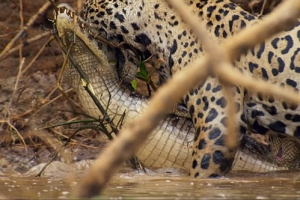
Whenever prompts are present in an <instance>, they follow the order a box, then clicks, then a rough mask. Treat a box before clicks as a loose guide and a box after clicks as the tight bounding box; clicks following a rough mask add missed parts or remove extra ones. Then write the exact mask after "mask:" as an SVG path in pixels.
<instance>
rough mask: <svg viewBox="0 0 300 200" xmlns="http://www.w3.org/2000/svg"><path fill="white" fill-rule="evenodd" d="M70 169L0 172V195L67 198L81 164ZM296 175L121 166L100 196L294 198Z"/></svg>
mask: <svg viewBox="0 0 300 200" xmlns="http://www.w3.org/2000/svg"><path fill="white" fill-rule="evenodd" d="M60 167H61V166H60ZM57 169H58V168H57ZM74 169H75V171H73V172H72V173H66V171H63V173H60V172H59V171H56V172H55V170H54V171H53V172H55V173H50V172H47V173H46V175H47V176H46V177H33V176H30V174H26V175H20V174H16V173H14V174H12V173H8V172H6V173H2V174H1V173H0V193H1V194H0V198H1V197H2V196H1V195H4V196H5V197H7V199H34V198H48V199H50V198H51V199H53V198H58V199H66V198H70V197H71V192H72V190H74V189H75V188H76V185H77V183H78V181H79V180H80V177H81V176H82V175H83V173H84V171H85V167H78V166H77V167H76V166H75V167H74ZM69 172H70V171H69ZM33 174H34V173H32V175H33ZM299 178H300V172H299V171H294V172H272V173H267V174H258V173H249V172H233V173H231V174H229V176H228V177H226V178H221V179H202V180H196V179H189V178H188V177H187V176H186V173H185V172H181V171H177V170H174V169H164V170H158V171H154V172H149V174H148V175H145V174H141V173H138V172H136V171H132V170H129V169H128V168H123V169H122V170H121V171H120V173H119V174H117V175H116V176H115V177H114V178H113V180H112V181H111V182H110V183H109V184H108V187H107V188H106V190H105V191H104V193H103V195H102V197H104V198H130V199H135V198H136V199H138V198H142V197H143V198H147V199H148V198H155V199H166V198H167V199H185V198H204V199H206V198H209V199H212V198H213V199H224V198H225V199H233V198H236V199H240V198H247V199H283V198H284V199H287V198H293V199H296V198H300V179H299Z"/></svg>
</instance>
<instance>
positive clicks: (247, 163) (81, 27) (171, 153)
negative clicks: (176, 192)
mask: <svg viewBox="0 0 300 200" xmlns="http://www.w3.org/2000/svg"><path fill="white" fill-rule="evenodd" d="M75 16H76V15H75V14H74V11H73V10H72V9H71V8H70V7H69V6H68V5H66V4H60V5H59V6H58V13H57V14H56V27H57V30H58V35H59V37H60V38H61V39H62V41H63V43H64V45H65V46H67V47H70V49H71V50H70V55H72V56H73V58H74V59H75V61H76V62H77V63H78V64H79V66H81V68H82V70H83V71H84V72H85V74H86V75H87V76H88V77H89V80H90V82H91V86H92V90H93V91H94V93H95V96H96V97H97V98H98V100H99V102H100V103H101V104H102V106H103V107H106V106H107V104H108V102H109V106H108V109H107V113H108V115H109V116H110V117H111V118H113V117H115V118H114V121H115V122H117V121H119V119H120V117H121V116H122V114H123V112H124V111H125V112H126V116H125V119H124V121H125V124H124V125H125V126H126V124H128V123H129V122H132V121H133V120H134V119H135V118H136V117H138V115H139V114H140V113H142V112H143V110H144V109H145V107H146V106H147V100H145V99H142V98H139V97H136V96H132V95H131V92H130V91H129V90H128V89H127V88H124V87H123V86H122V85H120V83H119V78H118V74H117V70H116V66H115V65H114V64H112V62H110V61H109V60H113V59H114V56H113V55H114V54H113V52H112V50H110V49H109V48H107V46H106V45H103V44H101V43H100V42H98V41H95V40H94V39H93V38H92V37H89V31H88V28H87V27H86V25H85V24H84V22H83V20H82V19H81V18H80V17H77V16H76V17H75ZM74 19H77V20H75V23H74ZM74 32H75V33H76V37H75V36H74ZM74 38H75V42H74ZM73 42H74V43H73ZM72 43H73V44H72ZM99 48H100V49H101V50H100V49H99ZM104 51H105V54H104V53H103V52H104ZM65 74H66V75H65V78H66V79H67V80H68V82H69V84H70V85H71V86H72V87H73V88H74V90H75V91H76V92H77V95H78V97H79V99H80V102H81V103H82V105H83V108H84V110H85V111H86V113H87V114H89V115H90V116H93V117H95V118H98V117H99V116H102V114H101V112H100V111H99V110H98V109H97V107H96V106H95V104H94V102H93V101H92V99H91V98H90V96H89V94H88V93H87V92H86V91H85V90H84V88H83V87H82V83H81V78H80V76H79V74H78V72H77V71H76V70H75V69H74V68H73V67H72V64H71V63H69V64H68V69H67V71H66V72H65ZM194 133H195V130H194V127H193V124H192V122H191V121H190V120H189V119H186V118H182V117H176V116H169V117H167V118H166V119H165V120H164V121H163V122H162V123H161V124H160V125H159V126H158V127H157V128H156V129H155V131H153V133H152V134H151V135H150V137H149V138H148V139H147V141H146V142H145V143H144V144H143V145H142V147H141V148H140V150H139V152H137V157H138V158H139V159H140V161H141V162H142V163H143V164H144V165H145V166H146V167H154V168H157V167H176V168H181V169H187V170H188V169H189V168H190V166H191V164H192V157H191V150H190V148H191V142H192V141H193V137H194ZM243 141H244V145H242V146H243V148H242V149H239V152H238V153H237V155H236V157H235V162H234V167H233V170H249V171H256V172H264V171H272V170H283V169H287V168H286V167H285V166H286V165H281V166H278V165H276V163H277V164H280V163H278V162H275V161H274V162H272V161H273V160H274V157H275V156H273V155H277V152H278V148H277V149H276V148H275V149H273V150H272V152H276V154H274V153H271V150H270V149H268V148H267V147H265V149H264V148H262V147H263V145H260V144H258V143H257V142H256V141H255V140H254V139H251V138H246V137H245V138H244V139H243ZM276 141H277V142H278V141H279V143H278V145H277V146H279V147H280V146H281V145H283V144H282V143H281V142H280V141H281V140H280V139H278V140H276ZM241 150H242V151H241ZM259 151H261V152H259ZM262 151H269V152H268V153H265V152H262ZM255 153H256V155H254V157H252V156H253V154H255ZM258 158H260V159H263V160H264V161H260V160H259V159H258ZM292 158H294V157H293V156H292ZM282 160H284V161H285V159H284V158H282Z"/></svg>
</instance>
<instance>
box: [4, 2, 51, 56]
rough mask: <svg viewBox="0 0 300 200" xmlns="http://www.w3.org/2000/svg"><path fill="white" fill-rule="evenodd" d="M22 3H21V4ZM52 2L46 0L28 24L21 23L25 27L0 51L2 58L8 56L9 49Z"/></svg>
mask: <svg viewBox="0 0 300 200" xmlns="http://www.w3.org/2000/svg"><path fill="white" fill-rule="evenodd" d="M20 5H21V4H20ZM50 5H51V4H50V2H46V3H45V4H44V5H43V6H42V7H41V8H40V9H39V10H38V12H37V13H36V14H35V15H33V16H32V17H31V18H30V19H29V21H28V22H27V24H26V25H25V26H23V24H21V25H22V26H23V27H22V28H21V30H20V31H19V32H18V33H17V34H16V35H15V37H14V38H13V39H12V40H11V41H10V42H9V43H8V44H7V45H6V47H5V48H4V50H3V51H2V52H1V53H0V60H1V59H2V58H3V57H5V56H6V54H7V53H8V51H9V50H10V49H11V48H12V46H13V45H14V44H15V42H16V41H17V40H18V39H19V38H20V37H21V36H22V35H23V34H24V33H25V32H26V30H27V29H28V28H29V27H30V26H32V25H33V23H34V22H35V21H36V19H37V18H38V17H39V16H40V15H41V14H42V13H44V12H45V11H46V10H47V9H48V8H49V6H50ZM22 21H23V20H22V17H21V22H22Z"/></svg>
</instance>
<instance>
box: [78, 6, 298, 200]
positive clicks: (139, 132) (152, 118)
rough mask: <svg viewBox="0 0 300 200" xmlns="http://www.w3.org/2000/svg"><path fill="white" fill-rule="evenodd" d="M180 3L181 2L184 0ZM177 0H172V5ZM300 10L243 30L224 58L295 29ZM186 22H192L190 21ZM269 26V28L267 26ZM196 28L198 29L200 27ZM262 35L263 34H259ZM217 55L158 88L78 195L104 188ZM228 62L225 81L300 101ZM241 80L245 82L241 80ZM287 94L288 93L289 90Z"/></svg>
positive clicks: (286, 10) (281, 11)
mask: <svg viewBox="0 0 300 200" xmlns="http://www.w3.org/2000/svg"><path fill="white" fill-rule="evenodd" d="M176 2H177V3H179V2H180V1H176ZM176 2H175V1H172V2H171V1H170V3H172V5H173V3H176ZM174 7H175V6H174ZM180 9H182V10H185V9H186V8H185V7H184V6H181V7H180ZM299 10H300V1H299V0H290V1H287V2H285V3H284V4H282V5H281V6H280V7H279V8H278V9H276V10H275V11H274V12H273V13H272V14H271V15H270V16H268V17H266V18H265V19H264V21H263V22H261V23H259V24H256V25H255V26H253V27H250V28H247V29H246V30H244V31H241V32H240V33H239V34H237V35H236V36H235V37H233V38H231V39H230V40H228V41H227V42H226V43H225V44H224V45H222V46H221V47H220V48H221V49H220V51H221V52H222V48H223V49H226V51H223V52H224V53H225V54H224V55H223V56H222V57H223V58H228V60H229V61H233V60H234V59H235V58H237V57H238V56H240V55H241V53H243V52H245V51H246V50H248V49H249V48H252V47H254V46H255V45H256V44H258V43H261V42H263V41H264V40H266V39H267V38H268V37H270V36H272V35H274V34H275V33H277V32H279V31H282V30H286V29H288V28H292V27H293V26H294V24H295V23H294V22H296V20H295V19H297V18H298V17H300V12H299ZM185 13H188V12H186V11H185ZM192 18H196V17H192ZM186 22H188V23H189V21H188V20H186ZM197 23H199V22H197ZM197 25H199V24H197ZM265 27H268V29H265ZM192 28H193V27H192ZM194 29H195V30H196V28H194ZM258 35H259V36H260V37H257V36H258ZM213 52H214V53H215V52H216V50H213ZM214 58H215V56H213V57H212V56H211V55H209V54H208V55H206V56H205V57H202V58H201V59H200V58H199V59H197V60H195V61H194V62H193V63H191V64H190V65H189V67H186V68H185V69H183V70H182V71H181V72H180V73H177V74H175V75H174V76H173V77H172V79H171V80H170V81H169V82H168V83H167V84H165V85H164V86H162V87H161V88H160V89H158V91H157V93H156V94H155V95H154V96H153V98H152V99H151V100H150V102H149V106H148V108H147V109H146V110H145V112H144V113H143V114H142V115H141V116H140V117H139V118H138V119H137V120H135V121H134V123H131V124H130V125H129V126H128V127H126V128H124V129H123V130H122V131H121V134H120V135H119V138H116V139H115V140H114V141H113V142H112V143H111V144H110V145H109V146H108V147H107V149H105V150H104V151H103V152H102V154H101V155H100V156H99V158H98V159H97V160H96V162H95V163H94V165H93V166H92V167H91V169H90V171H89V172H88V173H87V174H86V176H85V177H83V181H82V182H81V184H80V187H79V190H78V196H80V197H92V196H94V195H97V194H98V193H99V192H100V191H102V190H103V189H104V187H105V185H106V183H107V182H108V181H109V179H110V178H111V177H112V175H113V174H114V172H115V171H116V170H117V168H118V167H119V166H120V165H121V164H122V163H123V162H124V161H125V160H127V159H129V158H130V156H132V155H133V153H134V152H135V151H136V150H137V149H138V147H139V145H140V144H142V143H143V141H144V140H145V139H146V137H147V135H149V134H150V132H151V131H152V130H154V128H155V127H156V125H157V124H158V123H159V122H160V121H161V120H162V119H163V118H164V117H165V115H166V114H167V113H168V111H169V110H170V109H171V107H172V106H173V104H175V103H176V102H177V101H178V100H179V99H180V98H181V97H182V96H183V95H184V94H186V92H187V91H189V90H190V89H191V88H193V87H194V86H195V85H197V84H199V83H200V82H202V81H204V80H205V78H206V77H207V75H208V73H209V72H208V70H206V67H207V66H208V63H212V62H213V59H214ZM226 63H227V62H225V63H224V62H223V63H222V64H221V65H219V68H220V69H217V68H216V67H215V69H217V70H214V73H217V75H218V77H219V78H221V80H222V81H225V82H227V83H228V82H229V83H230V84H232V83H233V80H235V82H234V83H235V84H237V83H238V84H241V85H244V86H247V87H249V88H251V89H253V90H256V91H257V90H258V89H259V87H266V86H268V89H267V90H266V91H271V92H272V94H273V95H274V96H275V95H277V96H278V95H280V97H281V98H282V99H285V100H289V102H294V103H300V95H299V94H297V93H295V92H294V93H290V94H289V96H288V97H287V96H283V95H282V93H283V92H282V89H281V94H279V93H278V92H277V89H278V88H276V87H273V86H272V88H273V89H271V88H270V87H269V85H270V84H267V83H265V82H262V81H261V82H262V83H263V84H264V86H262V85H260V86H258V85H257V83H258V80H256V79H255V80H254V81H253V78H252V77H250V76H247V78H246V79H247V83H246V81H243V80H245V77H244V75H243V76H242V75H241V74H240V73H235V72H236V71H235V70H234V69H232V68H231V67H230V66H228V65H227V64H226ZM227 75H230V76H231V79H229V78H228V77H226V76H227ZM237 80H239V81H243V82H242V83H240V82H238V81H237ZM248 81H249V82H248ZM285 95H287V94H286V93H285Z"/></svg>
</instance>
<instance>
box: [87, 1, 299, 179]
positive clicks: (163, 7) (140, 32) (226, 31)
mask: <svg viewBox="0 0 300 200" xmlns="http://www.w3.org/2000/svg"><path fill="white" fill-rule="evenodd" d="M185 3H186V4H187V5H189V7H190V8H191V9H192V11H193V12H194V13H195V14H197V16H198V17H199V21H200V20H201V21H203V22H204V23H205V24H206V28H207V30H208V31H209V32H210V33H211V35H212V37H211V39H212V40H215V41H218V42H219V43H222V42H223V41H224V40H225V39H226V38H228V37H231V36H232V35H234V34H236V33H237V32H239V31H240V30H241V29H243V28H244V27H246V26H250V25H252V24H254V23H257V22H258V21H259V20H261V19H260V18H259V17H256V16H254V15H251V14H249V13H247V12H246V11H244V10H243V9H241V8H240V7H239V6H237V5H236V4H234V3H232V2H230V1H229V0H197V1H196V0H185ZM83 18H84V20H85V21H86V22H87V23H88V24H89V25H90V26H91V28H92V29H93V31H94V32H97V34H99V35H101V36H104V37H106V38H107V40H108V41H114V42H117V43H118V44H120V45H118V46H117V49H118V51H117V52H116V55H117V57H118V58H119V59H118V70H119V71H120V74H121V77H122V78H123V79H124V81H125V82H129V81H131V80H132V78H133V77H134V74H135V73H136V70H137V69H136V68H135V67H133V66H137V65H138V60H139V59H137V58H136V56H135V55H136V54H138V55H140V57H141V58H142V59H147V60H149V61H150V62H152V63H153V65H154V66H157V71H158V73H159V74H160V77H161V80H162V83H163V82H165V81H166V80H168V79H169V78H170V77H171V76H172V74H175V73H178V72H179V71H180V70H181V69H183V68H184V67H186V66H187V65H188V64H189V63H190V62H192V61H193V60H195V59H196V58H198V57H199V56H201V55H202V54H203V53H205V52H204V50H203V48H202V46H201V41H198V40H197V39H196V37H195V36H194V35H193V32H192V31H191V30H190V28H189V27H188V26H187V24H186V23H185V22H184V21H182V20H181V18H180V17H179V16H178V15H177V14H176V12H175V11H174V10H173V9H172V7H171V6H169V5H168V4H167V3H166V2H165V1H161V0H148V1H144V0H119V1H117V0H87V1H86V3H85V5H84V15H83ZM299 25H300V24H299V23H298V25H296V26H295V27H294V29H292V30H289V31H285V32H282V33H280V34H278V35H276V36H275V37H272V38H270V39H268V40H267V41H265V42H264V43H262V44H260V45H258V46H257V47H255V48H253V49H251V50H250V51H248V52H247V54H245V55H242V56H241V57H240V58H239V59H238V60H237V61H235V62H234V63H233V65H234V67H236V68H238V69H240V71H241V72H243V73H251V74H252V75H253V76H255V77H259V78H262V79H265V80H267V81H269V82H271V83H274V84H278V85H281V86H282V87H286V88H292V89H294V90H296V91H298V90H299V85H298V83H299V79H300V77H299V76H298V74H299V73H300V53H299V52H300V47H299V46H300V28H299ZM157 60H162V62H159V63H158V64H157V63H156V62H157ZM222 90H223V88H222V85H221V84H220V83H219V81H218V79H216V78H215V77H214V76H213V75H212V76H210V77H209V78H208V79H207V80H206V81H204V82H203V83H202V84H200V85H198V86H197V87H195V88H194V89H192V90H190V91H189V92H188V93H187V94H186V95H185V96H184V97H183V101H184V104H185V105H186V106H187V108H188V110H189V113H190V116H191V119H192V121H193V125H194V127H195V136H194V141H193V147H192V149H193V152H192V162H191V168H190V176H191V177H195V178H198V177H218V176H222V175H225V174H226V173H227V172H228V171H229V170H230V169H231V167H232V163H233V160H234V157H235V154H236V151H233V150H230V149H229V148H228V147H227V146H226V145H225V134H226V132H225V130H226V120H227V116H226V107H227V103H228V102H226V99H225V98H224V96H223V92H222ZM234 98H235V104H236V110H237V121H238V123H239V127H240V128H239V133H240V135H241V136H243V135H247V134H250V133H255V134H261V135H263V136H264V135H267V134H269V133H270V132H274V133H276V134H277V135H279V136H280V137H291V138H293V139H295V140H298V139H299V137H300V114H298V113H299V111H300V107H299V106H298V105H295V104H289V103H287V102H285V101H281V100H278V99H275V98H274V97H273V96H266V95H264V94H261V93H252V92H250V91H247V90H246V89H245V88H242V87H240V86H237V87H235V89H234ZM241 138H242V137H241Z"/></svg>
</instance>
